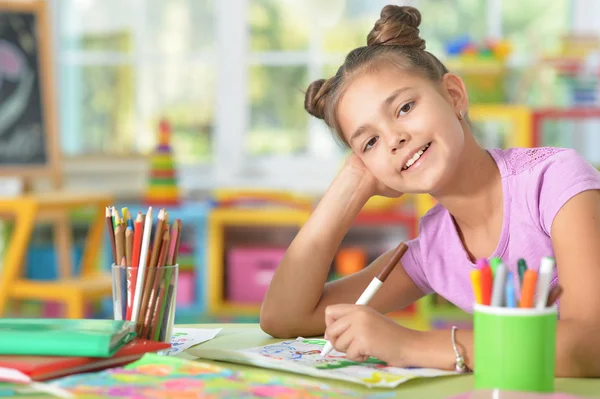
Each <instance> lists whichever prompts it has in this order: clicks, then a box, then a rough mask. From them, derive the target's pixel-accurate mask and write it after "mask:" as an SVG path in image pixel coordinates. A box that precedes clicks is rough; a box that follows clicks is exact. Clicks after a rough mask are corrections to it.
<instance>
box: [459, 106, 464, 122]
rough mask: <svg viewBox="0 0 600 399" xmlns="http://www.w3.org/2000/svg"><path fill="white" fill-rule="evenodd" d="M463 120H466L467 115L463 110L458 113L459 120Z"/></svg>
mask: <svg viewBox="0 0 600 399" xmlns="http://www.w3.org/2000/svg"><path fill="white" fill-rule="evenodd" d="M463 119H465V115H464V114H463V111H462V109H461V110H460V111H458V120H461V121H462V120H463Z"/></svg>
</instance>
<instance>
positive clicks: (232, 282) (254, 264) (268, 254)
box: [227, 248, 285, 304]
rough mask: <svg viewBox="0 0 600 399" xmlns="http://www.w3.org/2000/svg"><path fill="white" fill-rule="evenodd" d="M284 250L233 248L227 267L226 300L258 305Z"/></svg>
mask: <svg viewBox="0 0 600 399" xmlns="http://www.w3.org/2000/svg"><path fill="white" fill-rule="evenodd" d="M284 254H285V248H233V249H231V250H230V251H229V256H228V268H227V299H228V300H230V301H232V302H239V303H248V304H260V303H261V302H262V300H263V297H264V296H265V293H266V292H267V288H268V287H269V283H270V282H271V279H272V278H273V273H275V269H277V266H278V265H279V262H280V261H281V258H283V255H284Z"/></svg>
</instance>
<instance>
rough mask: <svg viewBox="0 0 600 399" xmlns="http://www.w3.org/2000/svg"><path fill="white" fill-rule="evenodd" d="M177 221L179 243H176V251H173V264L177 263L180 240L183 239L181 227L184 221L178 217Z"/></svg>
mask: <svg viewBox="0 0 600 399" xmlns="http://www.w3.org/2000/svg"><path fill="white" fill-rule="evenodd" d="M175 222H176V223H177V224H176V227H177V244H175V251H174V252H173V260H172V261H171V265H176V264H177V256H178V255H179V242H180V241H181V228H182V222H181V219H176V220H175Z"/></svg>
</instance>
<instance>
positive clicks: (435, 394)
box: [35, 324, 600, 399]
mask: <svg viewBox="0 0 600 399" xmlns="http://www.w3.org/2000/svg"><path fill="white" fill-rule="evenodd" d="M177 327H193V328H222V330H221V332H220V333H219V334H218V335H217V336H216V337H215V338H214V339H212V340H211V341H208V342H205V343H202V344H200V345H198V346H197V347H196V348H200V347H202V348H223V347H226V348H233V349H243V348H250V347H253V346H260V345H267V344H271V343H275V342H279V341H281V340H277V339H273V338H271V337H270V336H269V335H267V334H265V333H264V332H262V331H261V330H260V328H259V327H258V325H257V324H188V325H177ZM179 356H180V357H182V358H184V359H196V356H195V355H194V348H190V349H188V350H187V351H186V352H184V353H182V354H180V355H179ZM198 360H199V361H201V362H205V363H212V364H218V365H220V366H222V367H226V368H229V369H233V370H245V369H251V368H252V367H251V366H245V365H240V364H234V363H225V362H219V361H213V360H207V359H198ZM270 372H272V373H274V374H279V375H288V376H293V377H300V378H305V379H308V380H313V381H319V382H325V383H326V384H328V385H331V386H337V387H343V388H346V389H354V390H357V391H359V392H373V391H374V390H375V389H373V390H370V389H369V388H367V387H363V386H361V385H358V384H351V383H345V382H343V381H336V380H324V379H316V378H313V377H310V376H304V375H300V374H292V373H286V372H283V371H278V370H271V371H270ZM472 389H473V376H472V375H461V376H448V377H439V378H423V379H416V380H411V381H408V382H405V383H404V384H401V385H400V386H398V387H397V388H396V389H394V390H393V392H395V393H396V397H398V398H410V399H444V398H448V397H451V396H454V395H458V394H461V393H465V392H469V391H471V390H472ZM555 390H556V392H563V393H569V394H572V395H578V396H583V397H590V398H600V379H598V378H596V379H584V378H558V379H557V380H556V384H555ZM377 391H381V392H389V391H390V390H389V389H381V388H379V389H377ZM35 397H36V398H37V397H44V398H45V397H48V398H49V397H50V396H44V395H40V396H35Z"/></svg>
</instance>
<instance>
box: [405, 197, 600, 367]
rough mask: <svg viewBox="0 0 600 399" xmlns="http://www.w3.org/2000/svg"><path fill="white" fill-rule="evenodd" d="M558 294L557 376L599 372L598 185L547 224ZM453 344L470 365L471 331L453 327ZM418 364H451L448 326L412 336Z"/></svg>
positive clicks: (599, 259)
mask: <svg viewBox="0 0 600 399" xmlns="http://www.w3.org/2000/svg"><path fill="white" fill-rule="evenodd" d="M551 237H552V244H553V247H554V254H555V256H556V264H557V267H558V276H559V281H560V284H561V286H562V287H563V289H564V291H563V295H562V296H561V298H560V320H559V321H558V327H557V336H556V340H557V342H556V375H557V376H559V377H600V361H598V359H600V288H599V286H600V190H589V191H584V192H582V193H580V194H577V195H576V196H575V197H573V198H572V199H570V200H569V201H567V203H565V205H564V206H563V207H562V208H561V210H560V211H559V212H558V214H557V215H556V217H555V218H554V222H553V223H552V228H551ZM456 338H457V343H458V344H459V345H460V347H461V348H460V349H461V352H462V354H463V356H465V360H466V361H467V364H468V366H469V367H470V368H473V367H476V365H474V364H473V332H472V331H466V330H458V332H457V335H456ZM415 344H416V345H415V347H414V351H412V353H411V356H414V357H415V359H418V363H419V364H417V365H420V366H424V367H438V368H448V369H452V368H453V367H454V352H453V350H452V346H451V343H450V332H449V331H428V332H424V333H419V334H417V335H416V337H415Z"/></svg>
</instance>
